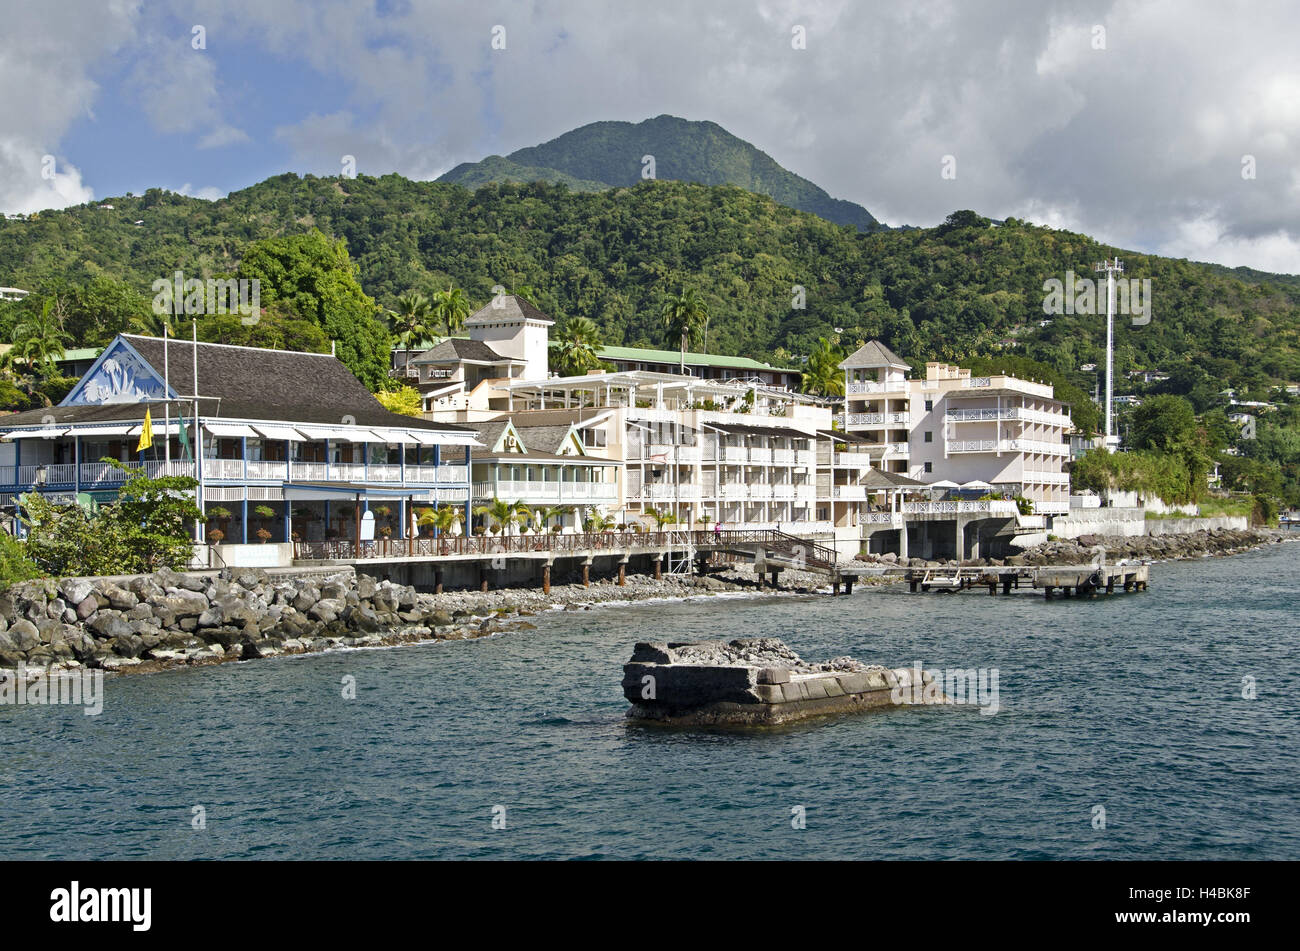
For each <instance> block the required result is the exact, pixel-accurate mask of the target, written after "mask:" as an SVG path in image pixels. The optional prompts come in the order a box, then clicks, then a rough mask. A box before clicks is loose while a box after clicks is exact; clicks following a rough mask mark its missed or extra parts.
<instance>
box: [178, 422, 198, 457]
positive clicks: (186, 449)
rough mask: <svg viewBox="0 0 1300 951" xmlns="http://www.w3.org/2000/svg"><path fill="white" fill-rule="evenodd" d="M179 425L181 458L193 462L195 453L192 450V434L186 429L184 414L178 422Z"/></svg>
mask: <svg viewBox="0 0 1300 951" xmlns="http://www.w3.org/2000/svg"><path fill="white" fill-rule="evenodd" d="M177 423H178V424H179V426H180V439H181V458H183V459H184V460H185V461H186V462H192V461H193V460H194V453H193V451H192V450H191V449H190V433H189V429H188V428H186V426H185V414H184V413H182V414H181V416H180V419H179V420H177Z"/></svg>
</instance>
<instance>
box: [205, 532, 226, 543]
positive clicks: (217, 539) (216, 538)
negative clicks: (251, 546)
mask: <svg viewBox="0 0 1300 951" xmlns="http://www.w3.org/2000/svg"><path fill="white" fill-rule="evenodd" d="M225 537H226V533H225V532H223V531H222V530H221V529H219V528H214V529H213V530H212V531H210V532H208V541H210V542H212V544H214V545H220V544H221V539H223V538H225Z"/></svg>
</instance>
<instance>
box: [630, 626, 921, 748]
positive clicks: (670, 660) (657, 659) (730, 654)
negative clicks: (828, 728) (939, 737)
mask: <svg viewBox="0 0 1300 951" xmlns="http://www.w3.org/2000/svg"><path fill="white" fill-rule="evenodd" d="M913 676H915V674H914V672H913V671H911V670H907V669H899V670H891V669H890V668H888V667H882V666H880V665H878V664H863V663H861V662H859V661H856V660H854V659H853V658H852V657H837V658H835V659H834V660H831V661H828V662H826V663H821V664H813V663H809V662H807V661H805V660H803V659H802V658H801V657H800V656H799V655H798V654H796V653H795V652H794V651H793V650H791V649H790V648H789V647H787V646H786V644H785V643H784V642H783V641H780V640H778V639H776V638H766V637H764V638H753V639H741V640H734V641H730V642H723V641H700V642H696V643H680V644H675V643H648V642H642V643H639V644H637V645H636V647H635V648H634V649H633V651H632V659H631V660H630V661H629V662H628V663H626V664H624V665H623V695H624V696H625V697H627V699H628V701H629V702H630V703H631V704H632V707H631V709H629V710H628V713H627V715H628V717H629V718H631V719H635V720H656V721H661V722H666V723H674V724H680V725H688V726H707V725H745V726H752V725H769V724H777V723H786V722H789V721H792V720H801V719H804V718H806V717H812V716H820V715H824V714H831V713H853V712H859V711H863V710H870V709H873V708H877V707H885V706H901V705H903V704H902V702H900V701H898V700H896V699H895V696H896V694H895V690H894V688H895V687H898V686H901V687H909V686H910V685H911V678H912V677H913ZM922 677H923V678H924V679H925V683H930V678H929V675H927V674H922ZM922 689H923V686H922ZM909 693H910V691H909Z"/></svg>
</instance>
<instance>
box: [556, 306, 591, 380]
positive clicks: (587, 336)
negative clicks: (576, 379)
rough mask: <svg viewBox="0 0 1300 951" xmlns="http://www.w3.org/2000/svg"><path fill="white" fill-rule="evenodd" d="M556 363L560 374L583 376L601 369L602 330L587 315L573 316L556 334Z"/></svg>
mask: <svg viewBox="0 0 1300 951" xmlns="http://www.w3.org/2000/svg"><path fill="white" fill-rule="evenodd" d="M556 340H557V341H558V342H559V347H557V348H556V356H555V363H556V369H557V370H558V371H559V374H560V376H582V375H583V374H586V373H591V372H592V371H593V370H599V369H600V366H601V363H600V356H599V353H600V349H601V347H602V344H601V340H600V330H599V329H598V328H597V327H596V324H595V322H594V321H593V320H591V319H590V318H587V317H571V318H569V319H568V320H566V321H565V322H564V326H563V327H562V328H560V332H559V333H558V334H556Z"/></svg>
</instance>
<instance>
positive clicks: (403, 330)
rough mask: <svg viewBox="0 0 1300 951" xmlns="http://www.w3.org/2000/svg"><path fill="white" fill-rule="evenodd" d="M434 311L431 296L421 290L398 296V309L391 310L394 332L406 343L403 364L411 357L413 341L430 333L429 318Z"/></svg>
mask: <svg viewBox="0 0 1300 951" xmlns="http://www.w3.org/2000/svg"><path fill="white" fill-rule="evenodd" d="M432 312H433V308H432V307H431V306H430V304H429V298H427V297H425V296H424V295H423V294H421V293H420V292H419V291H407V292H406V293H405V294H402V295H400V296H399V297H398V298H397V310H394V311H389V314H390V315H391V323H392V327H393V333H394V334H396V335H397V339H398V340H399V341H400V342H401V343H402V344H403V345H404V346H403V350H404V355H405V356H406V358H407V359H406V360H404V361H403V366H405V364H406V363H407V362H408V361H409V359H410V354H411V343H412V341H414V340H418V339H420V338H421V337H424V336H426V335H427V334H428V320H429V316H430V314H431V313H432Z"/></svg>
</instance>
